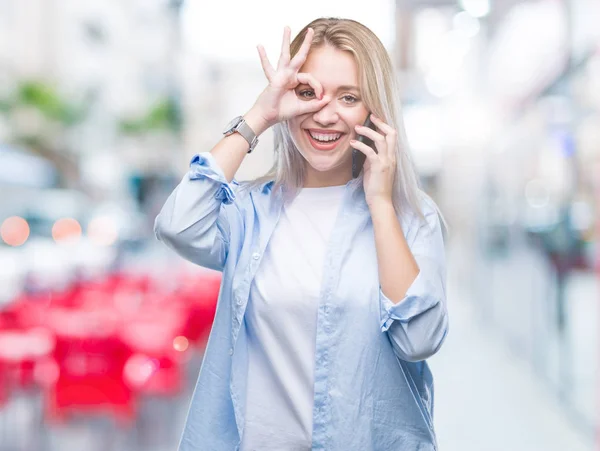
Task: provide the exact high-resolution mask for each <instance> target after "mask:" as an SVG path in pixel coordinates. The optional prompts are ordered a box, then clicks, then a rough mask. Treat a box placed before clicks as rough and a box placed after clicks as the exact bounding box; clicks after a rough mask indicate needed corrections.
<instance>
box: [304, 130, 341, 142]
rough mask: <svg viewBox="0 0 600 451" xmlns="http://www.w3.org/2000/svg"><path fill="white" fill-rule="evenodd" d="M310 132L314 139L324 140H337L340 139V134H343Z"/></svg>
mask: <svg viewBox="0 0 600 451" xmlns="http://www.w3.org/2000/svg"><path fill="white" fill-rule="evenodd" d="M309 133H310V136H312V137H313V138H314V139H316V140H318V141H323V142H328V141H335V140H336V139H339V137H340V136H342V134H341V133H313V132H311V131H309Z"/></svg>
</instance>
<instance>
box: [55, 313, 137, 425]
mask: <svg viewBox="0 0 600 451" xmlns="http://www.w3.org/2000/svg"><path fill="white" fill-rule="evenodd" d="M49 324H51V325H52V327H53V328H54V330H55V333H56V336H57V342H56V349H55V353H54V358H55V360H56V363H57V365H58V367H59V374H58V377H57V379H56V382H55V383H54V384H52V385H51V386H50V387H48V389H47V392H46V415H47V417H48V419H49V420H51V421H64V420H65V419H66V417H67V416H68V414H69V413H72V412H77V413H98V412H105V413H109V414H111V415H112V416H113V417H115V418H116V419H117V420H118V421H120V422H121V423H130V422H131V421H133V419H134V417H135V399H134V396H133V393H132V390H131V389H130V388H129V386H128V385H127V384H125V382H124V381H123V368H124V366H125V362H126V361H127V359H128V358H129V355H130V350H129V348H128V347H127V345H126V344H125V343H123V342H122V341H121V340H120V339H119V338H118V336H117V334H116V331H117V330H118V317H116V316H115V315H114V314H112V313H111V312H110V311H109V310H107V311H84V310H70V309H58V308H56V309H51V311H50V312H49Z"/></svg>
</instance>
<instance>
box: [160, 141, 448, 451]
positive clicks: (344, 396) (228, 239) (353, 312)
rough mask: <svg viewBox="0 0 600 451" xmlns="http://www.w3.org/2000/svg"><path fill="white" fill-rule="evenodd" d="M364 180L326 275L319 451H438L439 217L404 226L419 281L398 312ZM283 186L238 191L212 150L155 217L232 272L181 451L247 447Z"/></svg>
mask: <svg viewBox="0 0 600 451" xmlns="http://www.w3.org/2000/svg"><path fill="white" fill-rule="evenodd" d="M361 182H362V180H361V179H360V178H359V179H353V180H351V181H350V182H348V183H347V185H346V188H345V192H344V199H343V201H342V205H341V207H340V211H339V213H338V217H337V221H336V225H335V227H334V232H333V233H332V237H331V240H330V243H329V249H328V253H327V256H326V259H325V266H324V269H323V280H322V289H321V296H320V303H319V306H318V317H317V334H316V337H315V340H316V348H315V377H314V381H315V382H314V404H313V434H312V441H313V442H312V449H313V450H327V451H338V450H339V451H348V450H357V451H358V450H360V451H389V450H402V451H405V450H406V451H413V450H414V451H417V450H418V451H431V450H436V449H437V445H436V439H435V433H434V428H433V379H432V375H431V372H430V370H429V366H428V365H427V363H426V362H425V359H426V358H428V357H429V356H431V355H432V354H434V353H435V352H436V351H437V350H438V349H439V348H440V346H441V344H442V343H443V341H444V339H445V337H446V334H447V330H448V313H447V309H446V296H445V252H444V243H443V235H442V229H441V224H440V220H439V217H438V214H437V211H436V209H435V205H434V204H433V202H432V201H431V200H430V199H429V198H427V197H425V196H424V198H423V203H422V207H423V211H424V214H425V221H423V220H422V219H420V218H419V217H418V216H417V215H416V214H413V213H408V212H407V213H404V214H403V215H401V217H400V218H399V221H400V223H401V226H402V230H403V232H404V235H405V237H406V240H407V242H408V244H409V247H410V249H411V251H412V253H413V255H414V257H415V259H416V261H417V263H418V265H419V268H420V272H419V274H418V276H417V278H416V279H415V280H414V282H413V283H412V285H411V286H410V287H409V289H408V291H407V293H406V295H405V297H404V298H403V299H401V300H398V301H399V302H397V303H394V302H392V301H391V300H390V299H388V298H387V297H386V296H385V295H384V293H383V292H382V290H381V286H380V284H379V277H378V270H377V255H376V252H375V241H374V234H373V225H372V222H371V217H370V214H369V209H368V206H367V203H366V200H365V195H364V191H363V189H362V183H361ZM273 186H274V184H273V182H268V183H265V184H262V185H260V186H257V187H254V188H251V189H244V187H243V186H242V185H238V184H237V183H235V182H232V183H228V182H227V180H226V178H225V176H224V174H223V172H222V170H221V169H220V168H219V166H218V165H217V163H216V161H215V160H214V158H213V156H212V155H211V154H210V153H208V152H206V153H201V154H199V155H196V156H195V157H194V158H193V159H192V162H191V165H190V170H189V172H188V173H187V174H186V176H185V177H184V178H183V180H182V181H181V183H180V184H179V185H178V186H177V188H175V190H174V191H173V193H171V195H170V196H169V198H168V199H167V201H166V203H165V205H164V206H163V208H162V210H161V212H160V214H159V215H158V216H157V218H156V222H155V233H156V236H157V238H158V239H159V240H161V241H163V242H164V243H165V244H167V245H168V246H169V247H170V248H172V249H173V250H175V251H176V252H177V253H178V254H179V255H181V256H182V257H184V258H186V259H188V260H190V261H192V262H194V263H196V264H198V265H201V266H204V267H208V268H212V269H216V270H219V271H222V272H223V277H222V282H221V291H220V294H219V300H218V305H217V311H216V315H215V320H214V323H213V327H212V330H211V333H210V338H209V340H208V344H207V347H206V351H205V355H204V359H203V362H202V368H201V370H200V375H199V377H198V381H197V383H196V388H195V390H194V394H193V396H192V400H191V404H190V408H189V412H188V416H187V421H186V425H185V428H184V431H183V434H182V437H181V442H180V444H179V450H180V451H200V450H203V451H204V450H206V451H208V450H210V451H232V450H238V449H239V445H240V441H241V437H242V434H243V432H244V431H243V426H244V411H245V395H246V375H247V368H248V353H247V339H248V337H247V330H246V326H245V324H244V312H245V309H246V305H247V303H248V299H249V294H250V286H251V284H252V281H253V278H254V275H255V273H256V270H257V268H258V266H259V265H260V261H261V257H262V255H263V254H264V251H265V249H266V247H267V245H268V244H269V238H270V236H271V233H272V232H273V230H274V228H275V226H276V224H277V221H278V219H279V215H280V212H281V209H282V206H283V194H282V190H281V189H273ZM399 271H401V268H399ZM282 451H283V450H282Z"/></svg>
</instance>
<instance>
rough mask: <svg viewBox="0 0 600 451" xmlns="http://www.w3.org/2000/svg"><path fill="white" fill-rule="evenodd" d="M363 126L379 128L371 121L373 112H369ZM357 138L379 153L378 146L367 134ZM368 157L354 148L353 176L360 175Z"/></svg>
mask: <svg viewBox="0 0 600 451" xmlns="http://www.w3.org/2000/svg"><path fill="white" fill-rule="evenodd" d="M363 126H365V127H369V128H370V129H373V130H377V127H376V126H375V124H374V123H373V122H372V121H371V113H369V115H368V116H367V120H366V121H365V123H364V124H363ZM356 140H357V141H359V142H362V143H365V144H366V145H367V146H369V147H371V148H372V149H373V150H374V151H375V153H377V148H376V147H375V143H374V142H373V140H372V139H371V138H367V137H366V136H365V135H358V138H356ZM366 159H367V157H366V155H365V154H364V153H362V152H361V151H360V150H356V149H352V178H356V177H358V176H359V175H360V171H362V168H363V165H364V164H365V160H366Z"/></svg>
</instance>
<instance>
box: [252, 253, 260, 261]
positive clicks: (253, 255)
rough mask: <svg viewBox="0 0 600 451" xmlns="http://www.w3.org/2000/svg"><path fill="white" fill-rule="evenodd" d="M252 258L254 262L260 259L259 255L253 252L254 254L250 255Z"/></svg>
mask: <svg viewBox="0 0 600 451" xmlns="http://www.w3.org/2000/svg"><path fill="white" fill-rule="evenodd" d="M252 258H253V259H254V260H258V259H259V258H260V254H259V253H258V252H255V253H254V254H252Z"/></svg>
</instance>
